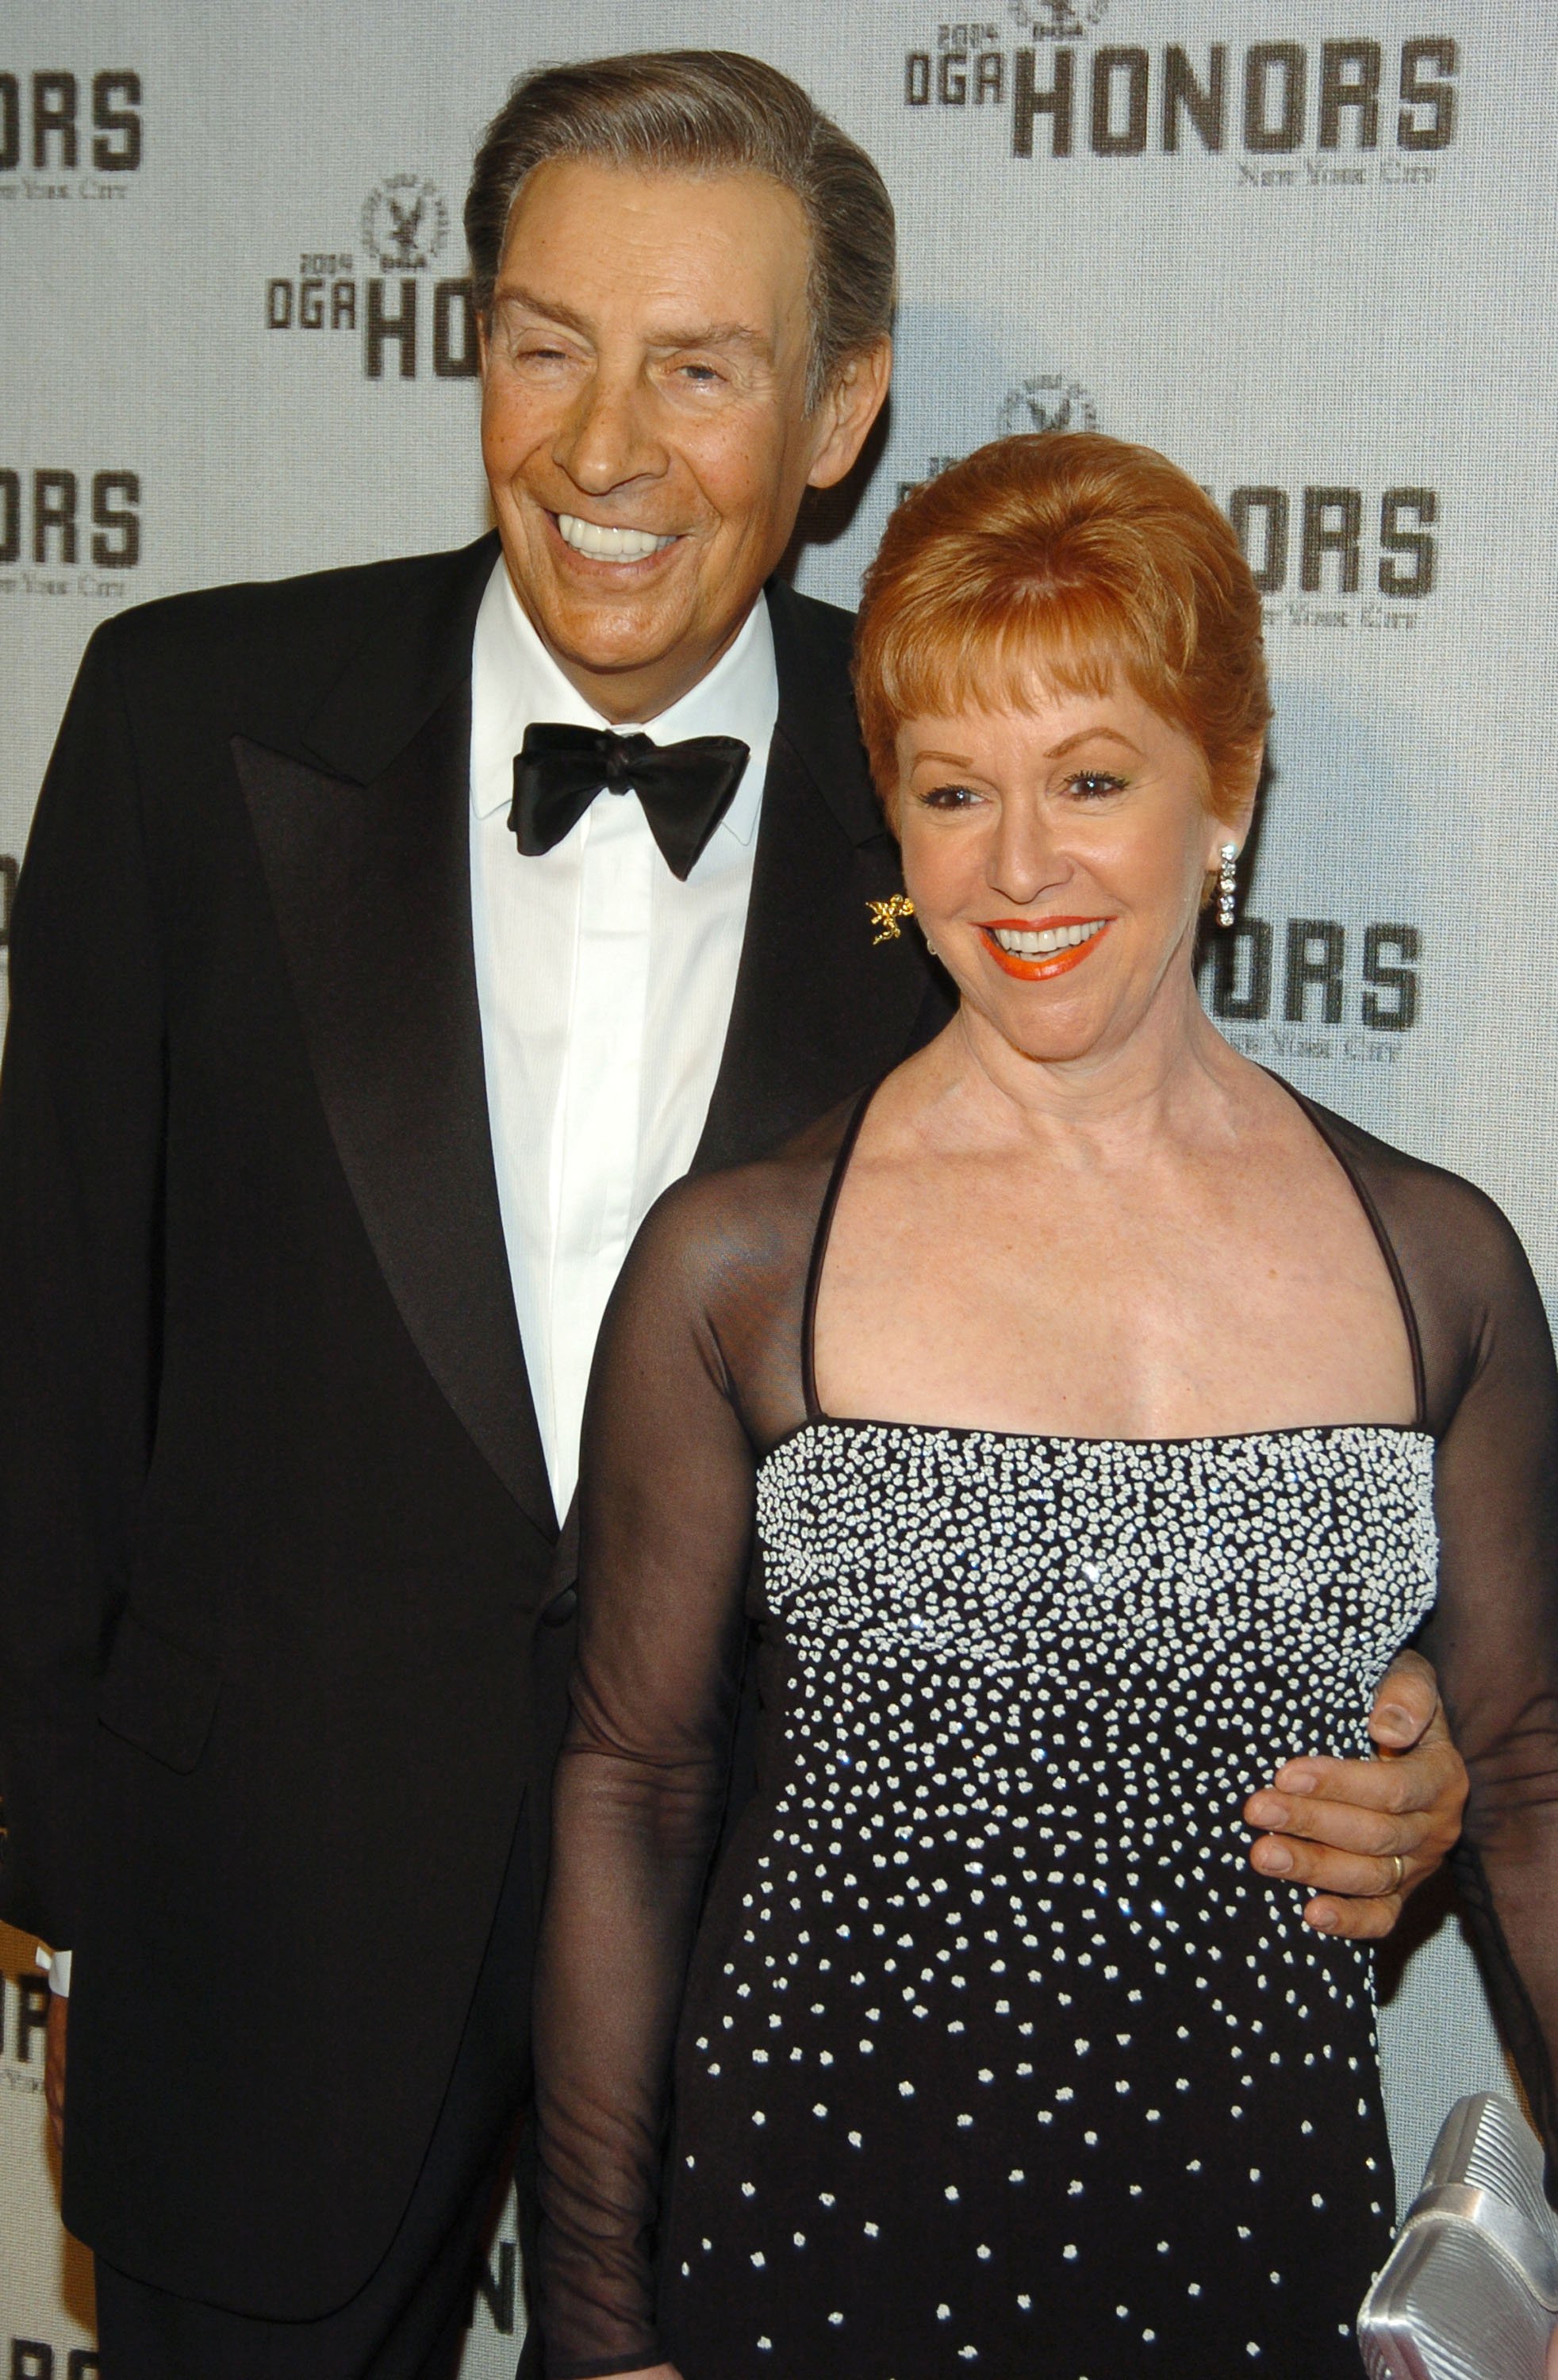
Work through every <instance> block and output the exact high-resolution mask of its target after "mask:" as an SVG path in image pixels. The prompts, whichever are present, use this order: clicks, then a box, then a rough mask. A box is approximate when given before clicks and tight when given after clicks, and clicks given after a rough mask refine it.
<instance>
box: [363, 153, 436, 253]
mask: <svg viewBox="0 0 1558 2380" xmlns="http://www.w3.org/2000/svg"><path fill="white" fill-rule="evenodd" d="M448 237H449V210H448V208H447V207H446V206H445V205H444V196H443V193H442V191H440V190H439V189H438V188H437V187H436V185H435V184H433V183H432V182H424V181H423V180H422V178H421V176H420V174H391V175H389V176H387V177H386V179H385V180H383V181H382V182H381V183H380V184H379V185H378V187H377V188H375V189H372V190H371V191H370V192H369V194H368V196H367V198H366V199H365V200H363V202H362V245H363V247H364V248H365V249H367V250H368V253H369V255H370V256H371V257H372V258H373V260H374V261H375V263H377V264H378V265H379V267H380V269H381V270H382V271H383V272H385V273H421V272H423V271H425V270H426V268H427V266H428V265H430V264H431V263H432V260H433V258H434V257H435V256H436V255H437V254H438V252H439V250H440V249H442V248H443V246H444V241H445V240H446V239H447V238H448Z"/></svg>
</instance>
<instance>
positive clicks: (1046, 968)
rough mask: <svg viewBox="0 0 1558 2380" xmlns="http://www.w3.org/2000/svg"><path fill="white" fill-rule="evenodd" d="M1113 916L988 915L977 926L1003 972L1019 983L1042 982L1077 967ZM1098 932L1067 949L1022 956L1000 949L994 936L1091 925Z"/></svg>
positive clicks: (1108, 926) (1106, 928) (1101, 937)
mask: <svg viewBox="0 0 1558 2380" xmlns="http://www.w3.org/2000/svg"><path fill="white" fill-rule="evenodd" d="M1113 923H1114V920H1113V918H1110V917H1105V918H1103V919H1102V920H1100V919H1097V918H1094V917H989V918H986V919H985V920H984V921H983V922H982V923H981V925H980V929H979V930H980V936H981V938H982V940H983V942H984V946H985V948H986V950H987V951H988V952H989V953H990V955H991V957H992V959H993V960H994V961H995V964H996V965H997V966H998V967H1000V968H1001V970H1002V972H1003V973H1004V974H1005V975H1010V976H1016V977H1017V979H1018V981H1019V982H1021V983H1043V982H1046V981H1047V980H1048V979H1049V977H1051V976H1054V975H1069V974H1070V972H1071V970H1072V968H1073V967H1077V966H1080V965H1081V964H1082V961H1083V960H1084V959H1085V958H1086V957H1087V956H1088V954H1089V952H1090V951H1096V950H1097V948H1098V946H1099V944H1100V942H1102V940H1103V937H1104V935H1105V934H1106V933H1107V932H1108V931H1109V929H1110V927H1111V925H1112V924H1113ZM1093 925H1096V926H1097V928H1098V931H1097V932H1096V933H1092V934H1089V936H1088V939H1087V941H1085V942H1073V943H1072V945H1071V946H1070V948H1069V949H1068V950H1064V951H1051V952H1047V953H1045V954H1044V956H1043V957H1041V958H1024V957H1021V956H1019V954H1018V953H1016V951H1004V950H1003V949H1002V947H1001V945H1000V943H999V942H998V941H996V939H995V937H996V934H997V932H998V931H999V932H1002V933H1008V934H1042V933H1047V932H1053V931H1055V930H1057V929H1060V928H1061V927H1064V926H1093Z"/></svg>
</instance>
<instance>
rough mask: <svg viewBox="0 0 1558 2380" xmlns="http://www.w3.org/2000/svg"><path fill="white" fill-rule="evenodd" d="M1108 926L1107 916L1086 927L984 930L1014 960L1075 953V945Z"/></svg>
mask: <svg viewBox="0 0 1558 2380" xmlns="http://www.w3.org/2000/svg"><path fill="white" fill-rule="evenodd" d="M1108 923H1109V920H1108V918H1107V917H1094V918H1092V919H1091V920H1090V921H1089V923H1088V924H1087V925H1085V926H1037V927H1033V928H1029V927H1017V926H991V927H989V928H987V929H986V930H987V931H988V932H989V933H990V934H992V936H993V937H994V939H995V941H998V942H999V943H1000V945H1001V948H1002V949H1003V950H1004V951H1007V952H1009V953H1011V955H1012V957H1013V958H1015V959H1047V958H1052V957H1053V955H1054V953H1055V952H1056V951H1071V950H1075V949H1076V947H1077V943H1078V942H1085V941H1089V939H1090V938H1091V937H1092V936H1093V935H1094V934H1101V933H1102V931H1103V929H1104V928H1105V926H1107V924H1108Z"/></svg>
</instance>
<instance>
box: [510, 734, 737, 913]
mask: <svg viewBox="0 0 1558 2380" xmlns="http://www.w3.org/2000/svg"><path fill="white" fill-rule="evenodd" d="M747 751H748V747H747V746H746V745H745V744H743V743H741V742H740V740H739V739H738V738H737V737H736V736H734V735H695V736H693V737H692V738H691V740H690V741H689V742H688V743H686V744H656V743H654V742H653V741H652V740H651V737H649V736H648V735H613V734H612V732H611V730H610V729H609V728H598V727H556V726H552V725H549V724H545V723H543V724H542V725H540V726H536V727H527V728H526V730H525V743H524V748H523V750H522V751H521V752H520V753H519V754H518V755H517V758H516V759H515V763H514V802H513V806H512V807H511V808H510V810H509V813H508V823H509V825H510V827H511V828H512V829H513V831H514V833H515V836H516V838H517V842H518V844H519V848H520V850H521V851H522V852H523V853H524V855H525V856H526V858H527V859H539V858H540V856H541V855H542V852H543V851H550V850H551V849H552V846H553V844H554V843H561V842H562V840H563V837H564V836H565V835H566V834H567V833H568V832H570V831H571V829H573V828H574V827H576V826H577V825H578V821H579V820H580V819H581V818H582V817H583V816H584V813H585V811H586V810H587V809H588V808H589V807H590V803H591V802H592V801H593V800H594V798H595V796H596V795H597V794H599V793H602V792H605V793H608V794H627V793H635V794H637V795H638V796H639V801H640V802H641V803H642V804H643V809H644V816H645V818H646V819H648V820H649V824H650V832H651V834H652V835H653V837H654V839H655V841H656V843H657V844H659V845H660V848H661V850H662V852H663V855H664V858H665V865H666V867H667V868H669V869H670V870H671V873H672V875H673V876H678V877H680V879H681V880H682V882H683V883H684V884H685V883H686V882H687V880H688V876H689V875H690V874H691V872H692V869H693V867H694V865H695V864H696V862H697V860H698V858H699V856H700V853H701V852H702V850H703V847H704V845H705V844H707V842H708V840H709V837H710V836H711V835H712V833H713V832H714V829H715V828H716V827H717V826H718V824H719V822H720V820H721V819H723V818H724V814H725V812H726V810H727V809H728V808H729V807H730V804H731V799H732V796H733V795H734V794H735V792H736V786H737V785H738V784H739V783H740V782H741V771H742V770H743V769H744V768H745V767H746V765H747Z"/></svg>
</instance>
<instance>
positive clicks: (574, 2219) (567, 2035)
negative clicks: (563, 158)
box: [535, 1127, 837, 2380]
mask: <svg viewBox="0 0 1558 2380" xmlns="http://www.w3.org/2000/svg"><path fill="white" fill-rule="evenodd" d="M836 1136H837V1135H836V1133H835V1134H832V1135H829V1133H828V1131H827V1128H826V1127H824V1130H823V1134H822V1140H821V1144H820V1145H821V1146H822V1149H823V1152H824V1154H823V1160H822V1162H821V1163H816V1162H812V1161H810V1159H809V1156H808V1154H806V1153H805V1151H804V1150H803V1151H800V1152H797V1161H796V1163H795V1164H794V1165H791V1164H789V1163H788V1162H786V1163H785V1164H770V1165H765V1166H761V1167H751V1168H748V1169H743V1170H742V1171H740V1172H731V1173H724V1174H720V1175H717V1176H714V1177H712V1178H711V1179H710V1180H708V1181H705V1182H701V1183H697V1184H688V1185H684V1186H683V1187H682V1188H680V1189H677V1190H675V1191H672V1192H670V1193H669V1194H668V1195H667V1196H666V1197H665V1198H664V1199H663V1200H662V1201H661V1203H660V1205H659V1206H658V1207H657V1208H655V1210H654V1212H653V1213H652V1214H651V1217H650V1219H649V1220H648V1221H647V1222H646V1224H645V1226H644V1229H643V1231H642V1232H641V1233H640V1234H639V1239H638V1240H637V1242H636V1243H635V1245H634V1248H633V1252H632V1255H631V1256H630V1257H629V1259H628V1263H627V1268H626V1269H625V1270H624V1273H623V1277H622V1280H621V1281H620V1282H619V1284H618V1286H617V1290H616V1293H615V1297H614V1299H613V1301H612V1304H611V1306H610V1308H609V1310H608V1313H607V1316H606V1320H605V1323H604V1325H603V1331H602V1339H601V1344H600V1348H599V1351H598V1353H597V1356H596V1363H595V1369H594V1373H593V1376H592V1384H591V1390H590V1405H589V1411H588V1413H587V1415H586V1421H585V1438H584V1459H583V1471H582V1475H583V1479H584V1483H585V1485H584V1488H583V1497H582V1505H581V1516H580V1547H579V1551H580V1566H579V1651H578V1663H577V1666H576V1670H575V1677H574V1684H573V1710H572V1715H571V1718H570V1722H569V1727H568V1732H567V1736H566V1742H565V1745H564V1750H563V1754H562V1757H561V1760H560V1762H559V1764H558V1769H557V1776H556V1781H555V1785H554V1812H553V1864H552V1873H551V1877H550V1881H549V1887H548V1893H547V1901H546V1911H545V1916H544V1920H543V1924H542V1943H541V1952H540V1964H539V1974H538V1984H537V2002H536V2036H535V2038H536V2067H537V2099H538V2122H539V2128H540V2152H541V2164H542V2253H541V2267H542V2272H541V2280H542V2323H543V2328H544V2331H545V2334H546V2339H547V2364H546V2368H547V2373H548V2375H549V2380H585V2375H587V2374H590V2375H593V2374H604V2373H613V2372H627V2371H632V2370H634V2369H635V2368H636V2367H638V2366H639V2365H640V2364H647V2363H653V2362H657V2361H658V2360H659V2348H658V2342H657V2339H656V2335H655V2328H654V2230H655V2222H656V2216H657V2211H658V2204H659V2192H660V2170H661V2165H662V2161H663V2145H664V2131H665V2126H666V2120H667V2100H668V2096H669V2088H670V2072H671V2062H672V2052H673V2046H674V2041H675V2034H676V2020H677V2015H678V2011H679V2008H680V2003H681V1998H682V1991H683V1985H684V1981H685V1977H686V1973H687V1964H688V1953H689V1950H690V1949H691V1945H692V1939H693V1935H694V1932H695V1930H696V1926H697V1923H698V1916H699V1911H700V1905H701V1900H702V1896H703V1890H704V1886H705V1882H706V1879H707V1875H708V1870H709V1864H710V1860H711V1857H712V1850H713V1846H714V1844H715V1841H716V1840H717V1838H718V1834H719V1828H720V1821H721V1817H722V1815H723V1810H724V1796H725V1789H726V1779H727V1772H728V1765H729V1758H730V1743H731V1732H732V1726H733V1720H734V1717H735V1711H736V1698H737V1694H738V1692H739V1686H740V1674H741V1663H742V1656H743V1651H744V1646H745V1639H746V1593H745V1590H746V1584H747V1575H748V1567H749V1554H750V1547H751V1540H752V1530H753V1500H754V1477H755V1470H756V1464H757V1462H758V1460H759V1457H760V1455H761V1451H762V1450H763V1449H764V1447H766V1446H767V1445H770V1444H772V1443H773V1440H774V1439H776V1438H777V1437H779V1436H781V1435H782V1434H783V1433H784V1431H785V1429H787V1428H790V1427H795V1426H796V1424H797V1422H798V1421H800V1420H801V1419H802V1418H803V1417H804V1405H803V1401H802V1397H801V1390H800V1382H799V1374H798V1350H799V1343H800V1311H801V1303H802V1299H803V1296H804V1288H805V1273H806V1266H807V1258H808V1255H809V1244H810V1234H811V1230H812V1227H813V1225H814V1222H815V1217H816V1213H817V1209H818V1206H819V1204H820V1201H821V1196H822V1191H823V1189H824V1187H825V1184H826V1179H827V1165H826V1149H827V1146H828V1142H829V1139H830V1137H831V1139H832V1140H834V1141H836ZM737 1382H739V1387H737V1385H736V1384H737Z"/></svg>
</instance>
